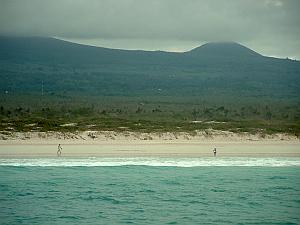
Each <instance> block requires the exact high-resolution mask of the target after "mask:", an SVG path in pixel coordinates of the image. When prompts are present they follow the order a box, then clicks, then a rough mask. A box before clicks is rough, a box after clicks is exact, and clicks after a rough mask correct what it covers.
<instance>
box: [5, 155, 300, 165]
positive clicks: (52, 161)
mask: <svg viewBox="0 0 300 225" xmlns="http://www.w3.org/2000/svg"><path fill="white" fill-rule="evenodd" d="M0 166H41V167H46V166H52V167H75V166H82V167H97V166H157V167H159V166H167V167H205V166H248V167H253V166H258V167H289V166H300V158H299V157H297V158H295V157H293V158H292V157H288V158H286V157H270V158H258V157H257V158H255V157H251V158H249V157H216V158H213V157H202V158H159V157H136V158H97V157H89V158H63V157H61V158H25V159H19V158H14V159H0Z"/></svg>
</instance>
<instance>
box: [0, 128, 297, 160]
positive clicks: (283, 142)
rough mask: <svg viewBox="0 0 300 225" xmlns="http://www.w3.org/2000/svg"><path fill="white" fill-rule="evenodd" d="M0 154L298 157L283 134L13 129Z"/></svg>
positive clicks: (293, 142) (291, 139) (294, 142)
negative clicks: (215, 152) (19, 130)
mask: <svg viewBox="0 0 300 225" xmlns="http://www.w3.org/2000/svg"><path fill="white" fill-rule="evenodd" d="M1 135H2V136H1V139H2V140H0V158H14V157H20V158H22V157H56V152H57V146H58V144H61V145H62V147H63V150H62V156H64V157H210V156H213V152H212V151H213V149H214V148H217V157H235V156H236V157H300V140H299V139H298V138H297V137H295V136H291V135H287V134H274V135H264V136H262V135H260V134H248V133H243V134H240V133H239V134H237V133H231V132H227V131H215V130H212V131H210V133H208V132H203V133H200V132H199V133H196V134H190V133H187V132H181V133H138V132H115V131H84V132H72V133H71V132H68V133H61V132H14V133H11V134H9V135H8V134H7V135H6V136H4V135H3V134H1Z"/></svg>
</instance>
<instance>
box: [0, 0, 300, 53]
mask: <svg viewBox="0 0 300 225" xmlns="http://www.w3.org/2000/svg"><path fill="white" fill-rule="evenodd" d="M299 10H300V1H299V0H226V1H220V0H186V1H184V0H151V1H150V0H118V1H117V0H88V1H87V0H43V1H41V0H0V34H6V35H26V36H27V35H29V36H55V37H61V38H64V39H70V40H77V41H78V42H82V43H92V44H93V43H94V44H96V45H104V44H105V45H107V46H108V47H119V48H120V47H121V48H142V49H157V48H159V49H163V50H166V49H167V50H168V49H169V50H184V49H188V48H191V47H194V45H197V44H200V43H204V42H209V41H237V42H241V43H243V44H246V45H248V46H250V47H251V48H253V49H255V50H258V51H260V52H262V53H264V54H271V55H276V56H282V57H283V56H290V57H297V58H300V51H299V50H300V41H299V40H300V29H299V24H300V16H299V15H298V14H299ZM92 40H93V41H92ZM102 43H103V44H102Z"/></svg>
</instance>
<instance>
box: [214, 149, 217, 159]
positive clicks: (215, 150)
mask: <svg viewBox="0 0 300 225" xmlns="http://www.w3.org/2000/svg"><path fill="white" fill-rule="evenodd" d="M213 153H214V157H216V156H217V149H216V148H214V150H213Z"/></svg>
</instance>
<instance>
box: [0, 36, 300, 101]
mask: <svg viewBox="0 0 300 225" xmlns="http://www.w3.org/2000/svg"><path fill="white" fill-rule="evenodd" d="M0 79H1V84H0V89H1V93H5V92H6V91H8V92H9V93H20V94H21V93H22V94H40V92H41V84H42V83H43V86H44V94H45V95H96V96H157V95H158V96H161V95H163V96H205V95H208V96H211V95H215V96H218V95H222V96H234V97H268V98H276V99H295V100H298V95H299V91H300V62H299V61H293V60H289V59H277V58H271V57H266V56H262V55H260V54H259V53H257V52H254V51H253V50H251V49H249V48H247V47H245V46H242V45H240V44H238V43H234V42H223V43H221V42H220V43H218V42H215V43H208V44H205V45H202V46H200V47H198V48H195V49H192V50H191V51H188V52H184V53H172V52H163V51H141V50H119V49H108V48H101V47H92V46H86V45H80V44H75V43H71V42H66V41H62V40H58V39H54V38H41V37H26V38H23V37H0Z"/></svg>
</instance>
